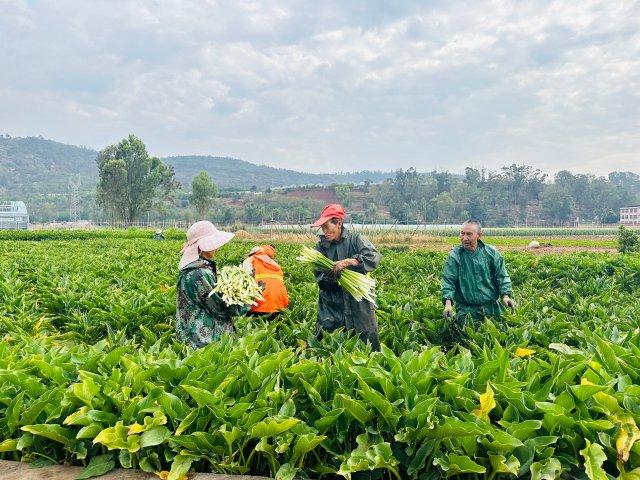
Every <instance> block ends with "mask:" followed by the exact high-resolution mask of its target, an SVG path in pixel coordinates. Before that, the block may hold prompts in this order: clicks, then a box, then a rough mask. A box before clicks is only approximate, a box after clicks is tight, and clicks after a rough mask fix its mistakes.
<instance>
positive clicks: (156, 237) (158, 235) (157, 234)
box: [153, 228, 164, 240]
mask: <svg viewBox="0 0 640 480" xmlns="http://www.w3.org/2000/svg"><path fill="white" fill-rule="evenodd" d="M153 239H154V240H164V235H163V234H162V230H160V229H159V228H158V229H156V232H155V233H154V234H153Z"/></svg>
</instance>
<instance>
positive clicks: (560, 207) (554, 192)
mask: <svg viewBox="0 0 640 480" xmlns="http://www.w3.org/2000/svg"><path fill="white" fill-rule="evenodd" d="M540 205H541V206H542V210H543V211H544V213H545V215H546V216H547V218H549V219H551V220H552V221H554V222H566V221H567V220H569V217H570V216H571V209H572V207H573V199H572V198H571V195H570V194H569V192H567V190H566V189H565V187H563V186H561V185H558V184H550V185H547V186H546V187H545V189H544V190H543V191H542V193H541V194H540Z"/></svg>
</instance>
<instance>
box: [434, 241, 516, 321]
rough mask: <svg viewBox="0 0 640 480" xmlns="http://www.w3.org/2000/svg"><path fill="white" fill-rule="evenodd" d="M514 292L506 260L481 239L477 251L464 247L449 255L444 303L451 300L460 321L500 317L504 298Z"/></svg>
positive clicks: (444, 275) (443, 281)
mask: <svg viewBox="0 0 640 480" xmlns="http://www.w3.org/2000/svg"><path fill="white" fill-rule="evenodd" d="M512 293H513V291H512V289H511V279H510V278H509V274H508V273H507V269H506V268H505V265H504V259H503V258H502V255H501V254H500V252H498V250H496V249H495V248H494V247H492V246H491V245H485V244H484V243H483V242H482V241H481V240H479V241H478V248H477V249H476V251H475V252H470V251H468V250H466V249H465V248H464V247H463V246H462V245H458V246H457V247H454V248H453V249H452V250H451V251H450V252H449V256H448V257H447V260H446V261H445V264H444V271H443V272H442V302H443V303H444V302H445V301H446V300H447V299H449V300H451V301H452V302H453V304H454V305H455V307H456V311H457V317H458V318H460V317H466V316H467V315H471V316H472V318H473V319H474V320H479V319H480V318H482V317H484V316H485V315H489V316H495V317H499V316H500V315H501V314H502V310H501V309H502V306H501V304H500V301H499V300H500V298H501V297H502V296H503V295H512Z"/></svg>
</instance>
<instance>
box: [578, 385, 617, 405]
mask: <svg viewBox="0 0 640 480" xmlns="http://www.w3.org/2000/svg"><path fill="white" fill-rule="evenodd" d="M569 388H570V389H571V393H573V394H574V395H575V397H576V398H577V399H578V400H581V401H583V402H584V401H585V400H587V399H589V398H591V397H592V396H593V394H595V393H598V392H602V391H603V390H606V389H607V388H608V387H606V386H603V385H571V386H570V387H569Z"/></svg>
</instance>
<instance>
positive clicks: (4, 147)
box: [0, 135, 98, 199]
mask: <svg viewBox="0 0 640 480" xmlns="http://www.w3.org/2000/svg"><path fill="white" fill-rule="evenodd" d="M96 155H97V152H96V151H95V150H91V149H88V148H83V147H76V146H73V145H65V144H64V143H58V142H54V141H52V140H46V139H44V138H42V137H26V138H22V137H13V138H11V137H5V136H2V135H0V196H2V197H7V196H13V197H15V198H16V199H17V198H18V197H19V196H20V197H22V196H25V195H30V194H37V193H62V192H66V191H68V190H69V178H70V176H71V174H80V175H81V177H82V184H83V187H84V185H91V187H90V188H93V186H95V184H96V182H97V179H98V167H97V165H96V161H95V159H96Z"/></svg>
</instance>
